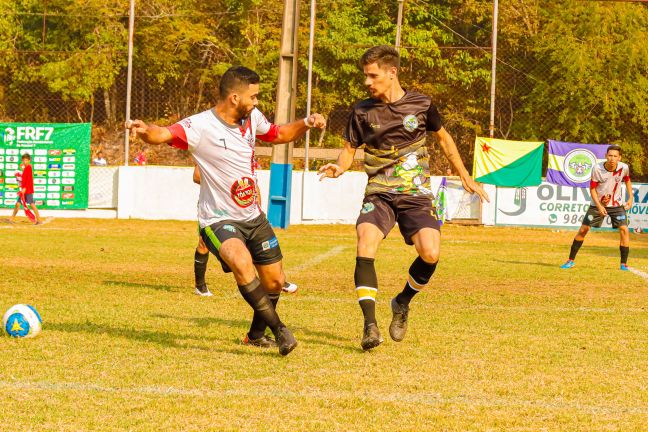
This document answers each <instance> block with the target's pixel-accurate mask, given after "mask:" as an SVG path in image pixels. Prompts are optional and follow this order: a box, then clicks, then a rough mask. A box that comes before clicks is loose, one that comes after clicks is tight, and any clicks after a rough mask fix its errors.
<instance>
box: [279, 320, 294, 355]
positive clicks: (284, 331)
mask: <svg viewBox="0 0 648 432" xmlns="http://www.w3.org/2000/svg"><path fill="white" fill-rule="evenodd" d="M275 336H276V337H277V345H279V354H281V355H282V356H285V355H288V354H290V352H291V351H292V350H294V349H295V347H296V346H297V339H295V336H293V334H292V332H291V331H290V330H288V327H280V328H279V331H278V332H277V334H276V335H275Z"/></svg>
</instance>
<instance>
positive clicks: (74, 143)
mask: <svg viewBox="0 0 648 432" xmlns="http://www.w3.org/2000/svg"><path fill="white" fill-rule="evenodd" d="M90 133H91V124H90V123H0V207H13V206H14V205H15V204H16V201H17V200H18V192H19V190H20V188H19V184H18V182H19V179H20V173H21V172H22V171H23V168H24V167H23V166H21V164H22V156H23V155H24V154H29V155H30V156H31V164H32V170H33V175H34V203H35V204H36V205H37V206H38V207H39V208H45V209H60V210H67V209H85V208H88V177H89V176H88V173H89V170H90ZM17 173H18V174H19V175H16V174H17Z"/></svg>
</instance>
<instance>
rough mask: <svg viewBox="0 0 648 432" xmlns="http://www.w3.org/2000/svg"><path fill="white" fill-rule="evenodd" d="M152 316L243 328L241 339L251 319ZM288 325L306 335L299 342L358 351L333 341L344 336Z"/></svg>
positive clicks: (201, 324)
mask: <svg viewBox="0 0 648 432" xmlns="http://www.w3.org/2000/svg"><path fill="white" fill-rule="evenodd" d="M150 316H151V317H152V318H163V319H171V320H178V319H182V320H184V321H189V322H191V323H193V324H195V325H197V326H199V327H208V326H212V325H216V326H226V327H230V328H239V329H241V339H242V338H243V337H244V336H245V332H246V331H247V329H248V328H249V326H250V321H245V320H232V319H224V318H218V317H193V318H178V317H176V316H171V315H165V314H152V315H150ZM288 327H289V328H290V329H291V330H293V332H294V333H297V332H299V333H303V334H304V335H305V336H306V337H298V338H297V339H298V342H306V343H309V344H317V345H322V346H330V347H333V348H339V349H343V350H345V351H351V352H356V351H358V350H357V349H356V347H355V345H344V346H342V345H340V344H336V343H333V342H332V341H336V342H343V343H348V342H349V339H347V338H343V337H341V336H338V335H335V334H332V333H328V332H324V331H316V330H309V329H307V328H304V327H293V326H290V325H288ZM235 341H236V342H238V343H240V340H235Z"/></svg>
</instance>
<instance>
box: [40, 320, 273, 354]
mask: <svg viewBox="0 0 648 432" xmlns="http://www.w3.org/2000/svg"><path fill="white" fill-rule="evenodd" d="M47 330H55V331H62V332H66V333H89V334H106V335H108V336H111V337H119V338H124V339H130V340H134V341H137V342H148V343H155V344H158V345H161V346H163V347H167V348H179V349H195V350H200V351H209V352H214V351H215V352H220V353H225V354H236V355H239V354H243V355H252V356H255V357H258V356H259V355H262V356H271V357H276V356H278V355H279V354H278V353H277V352H276V350H268V351H260V350H257V349H253V350H250V349H249V348H250V347H247V346H244V345H243V344H242V343H241V341H239V340H234V341H232V345H234V347H228V348H218V347H207V346H200V345H193V344H189V343H186V342H185V341H187V340H189V339H194V337H190V336H185V335H178V334H173V333H168V332H156V331H150V330H136V329H129V328H119V327H111V326H106V325H101V324H94V323H91V322H85V323H48V324H47ZM200 339H204V340H207V341H210V342H213V341H221V342H222V343H225V344H227V340H225V339H219V338H216V337H209V336H201V337H200ZM228 346H229V345H228Z"/></svg>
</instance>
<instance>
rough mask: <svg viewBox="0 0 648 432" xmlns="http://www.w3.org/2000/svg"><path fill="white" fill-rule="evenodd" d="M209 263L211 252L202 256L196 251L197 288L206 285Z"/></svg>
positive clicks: (195, 272) (195, 271)
mask: <svg viewBox="0 0 648 432" xmlns="http://www.w3.org/2000/svg"><path fill="white" fill-rule="evenodd" d="M207 261H209V252H207V253H206V254H201V253H200V252H198V249H196V252H195V253H194V274H195V276H196V286H197V287H201V286H203V285H205V273H206V272H207Z"/></svg>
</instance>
